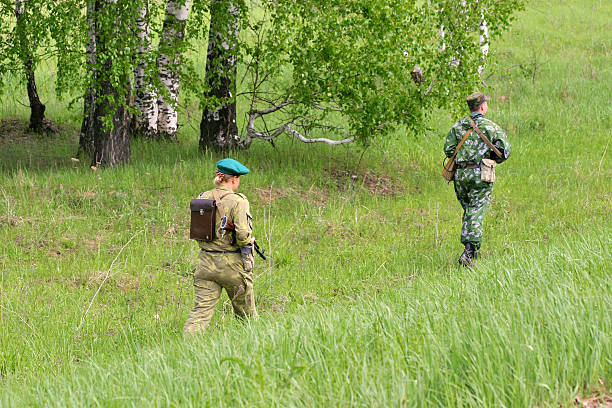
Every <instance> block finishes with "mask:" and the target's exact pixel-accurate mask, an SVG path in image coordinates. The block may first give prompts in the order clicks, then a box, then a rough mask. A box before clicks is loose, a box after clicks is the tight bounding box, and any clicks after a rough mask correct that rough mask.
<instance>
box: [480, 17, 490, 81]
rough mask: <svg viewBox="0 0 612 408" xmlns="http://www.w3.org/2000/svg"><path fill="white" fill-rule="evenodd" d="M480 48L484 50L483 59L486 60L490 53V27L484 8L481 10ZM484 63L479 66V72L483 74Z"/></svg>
mask: <svg viewBox="0 0 612 408" xmlns="http://www.w3.org/2000/svg"><path fill="white" fill-rule="evenodd" d="M480 50H481V51H482V61H483V62H484V61H485V59H486V58H487V55H489V27H488V26H487V20H486V19H485V15H484V10H482V11H481V17H480ZM483 69H484V65H480V66H479V67H478V74H479V75H482V71H483Z"/></svg>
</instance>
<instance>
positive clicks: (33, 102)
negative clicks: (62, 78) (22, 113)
mask: <svg viewBox="0 0 612 408" xmlns="http://www.w3.org/2000/svg"><path fill="white" fill-rule="evenodd" d="M23 12H24V5H23V3H22V1H21V0H15V17H16V19H17V31H18V33H19V34H18V35H19V48H20V49H21V50H20V53H21V56H22V59H23V64H24V72H25V76H26V81H27V89H28V100H29V101H30V129H33V130H36V131H40V130H42V129H43V119H44V118H45V105H44V104H43V103H42V102H41V101H40V98H39V97H38V90H37V89H36V77H35V76H34V60H33V58H32V53H31V52H30V49H29V48H28V45H29V44H28V40H27V37H26V32H25V29H26V28H25V22H24V21H23Z"/></svg>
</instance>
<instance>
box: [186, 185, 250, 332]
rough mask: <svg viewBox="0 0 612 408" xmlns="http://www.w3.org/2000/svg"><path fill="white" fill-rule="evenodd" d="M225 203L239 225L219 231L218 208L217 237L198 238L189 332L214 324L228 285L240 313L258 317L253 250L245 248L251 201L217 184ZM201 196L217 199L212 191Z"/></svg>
mask: <svg viewBox="0 0 612 408" xmlns="http://www.w3.org/2000/svg"><path fill="white" fill-rule="evenodd" d="M216 190H217V193H218V195H219V199H220V201H221V205H222V206H223V209H224V210H225V214H226V216H227V219H228V220H230V221H232V222H233V223H234V225H235V227H236V230H235V232H230V231H225V233H224V234H223V236H222V234H221V233H219V229H220V227H221V217H220V216H219V211H217V220H216V222H217V225H216V227H217V234H216V235H217V236H216V238H215V239H214V240H213V241H211V242H204V241H198V244H199V246H200V248H201V251H200V254H199V256H198V266H197V268H196V270H195V272H194V275H193V286H194V289H195V304H194V307H193V309H192V310H191V312H190V313H189V318H188V319H187V322H186V323H185V328H184V332H185V333H196V332H203V331H204V330H205V329H206V326H208V324H209V323H210V319H211V318H212V316H213V314H214V312H215V307H216V306H217V303H218V301H219V298H220V296H221V290H222V289H223V288H225V290H226V291H227V294H228V296H229V298H230V300H231V302H232V306H233V308H234V313H236V315H237V316H239V317H241V318H244V317H254V316H256V315H257V311H256V310H255V297H254V293H253V264H254V259H253V253H252V251H250V253H249V254H242V253H241V250H240V249H241V248H243V247H249V245H250V244H251V238H252V231H253V225H252V217H251V212H250V206H249V201H248V200H247V198H246V197H245V196H244V195H243V194H239V193H234V192H233V191H232V190H230V189H229V188H227V187H217V188H216ZM198 198H199V199H214V196H213V192H212V190H210V191H206V192H204V193H202V194H200V196H199V197H198Z"/></svg>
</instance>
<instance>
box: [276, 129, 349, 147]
mask: <svg viewBox="0 0 612 408" xmlns="http://www.w3.org/2000/svg"><path fill="white" fill-rule="evenodd" d="M282 128H283V129H285V130H286V131H287V132H289V133H291V134H292V135H293V136H295V138H296V139H298V140H299V141H301V142H304V143H326V144H328V145H332V146H335V145H341V144H345V143H352V142H354V141H355V137H354V136H353V137H349V138H347V139H342V140H332V139H327V138H324V137H317V138H312V139H311V138H307V137H304V136H302V135H301V134H300V132H298V131H297V130H295V129H293V128H291V127H290V126H289V124H285V125H283V126H282Z"/></svg>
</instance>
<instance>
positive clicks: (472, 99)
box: [466, 92, 491, 115]
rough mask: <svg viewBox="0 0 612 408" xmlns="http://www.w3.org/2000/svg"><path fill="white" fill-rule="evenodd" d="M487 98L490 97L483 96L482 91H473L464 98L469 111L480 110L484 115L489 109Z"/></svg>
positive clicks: (489, 98)
mask: <svg viewBox="0 0 612 408" xmlns="http://www.w3.org/2000/svg"><path fill="white" fill-rule="evenodd" d="M489 100H491V97H490V96H485V94H483V93H482V92H474V93H473V94H471V95H470V96H468V97H467V98H466V102H467V105H468V108H470V112H482V114H483V115H485V114H486V113H487V110H488V109H489V104H488V103H487V101H489Z"/></svg>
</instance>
